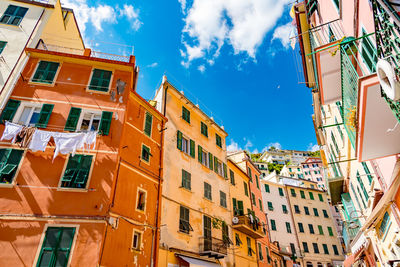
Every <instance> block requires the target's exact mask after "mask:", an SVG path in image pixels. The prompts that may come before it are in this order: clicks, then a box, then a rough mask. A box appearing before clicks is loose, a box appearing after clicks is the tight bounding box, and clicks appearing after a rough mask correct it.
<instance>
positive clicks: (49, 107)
mask: <svg viewBox="0 0 400 267" xmlns="http://www.w3.org/2000/svg"><path fill="white" fill-rule="evenodd" d="M53 108H54V105H53V104H43V106H42V110H40V114H39V120H38V122H37V123H36V127H38V128H46V127H47V123H48V122H49V119H50V115H51V112H52V111H53Z"/></svg>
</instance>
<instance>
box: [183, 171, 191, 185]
mask: <svg viewBox="0 0 400 267" xmlns="http://www.w3.org/2000/svg"><path fill="white" fill-rule="evenodd" d="M191 183H192V175H191V174H190V173H189V172H187V171H185V170H184V169H182V187H183V188H186V189H188V190H191V189H192V185H191Z"/></svg>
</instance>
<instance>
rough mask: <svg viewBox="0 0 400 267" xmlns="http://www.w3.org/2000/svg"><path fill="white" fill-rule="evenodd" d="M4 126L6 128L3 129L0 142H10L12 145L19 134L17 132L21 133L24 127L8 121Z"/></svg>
mask: <svg viewBox="0 0 400 267" xmlns="http://www.w3.org/2000/svg"><path fill="white" fill-rule="evenodd" d="M5 125H6V128H5V129H4V132H3V135H2V136H1V139H0V140H1V141H3V140H11V143H14V142H15V139H16V138H17V135H18V134H19V132H21V130H22V128H24V126H22V125H19V124H16V123H12V122H9V121H6V122H5Z"/></svg>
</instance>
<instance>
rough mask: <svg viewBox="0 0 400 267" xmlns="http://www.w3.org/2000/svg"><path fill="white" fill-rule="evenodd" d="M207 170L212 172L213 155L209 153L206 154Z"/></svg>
mask: <svg viewBox="0 0 400 267" xmlns="http://www.w3.org/2000/svg"><path fill="white" fill-rule="evenodd" d="M208 168H210V170H213V155H212V154H211V153H210V152H208Z"/></svg>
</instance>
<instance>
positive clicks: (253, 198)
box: [251, 193, 257, 206]
mask: <svg viewBox="0 0 400 267" xmlns="http://www.w3.org/2000/svg"><path fill="white" fill-rule="evenodd" d="M251 203H253V205H254V206H256V205H257V203H256V196H255V195H254V193H251Z"/></svg>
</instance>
